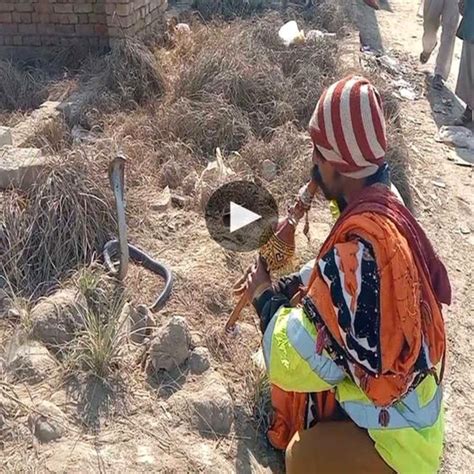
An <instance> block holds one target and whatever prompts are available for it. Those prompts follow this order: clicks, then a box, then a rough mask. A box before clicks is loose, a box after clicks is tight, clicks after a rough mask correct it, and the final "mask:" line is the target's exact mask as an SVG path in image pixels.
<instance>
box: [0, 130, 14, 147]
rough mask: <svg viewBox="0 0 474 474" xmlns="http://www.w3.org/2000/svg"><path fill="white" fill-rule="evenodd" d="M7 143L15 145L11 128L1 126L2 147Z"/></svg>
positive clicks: (0, 141)
mask: <svg viewBox="0 0 474 474" xmlns="http://www.w3.org/2000/svg"><path fill="white" fill-rule="evenodd" d="M5 145H13V138H12V132H11V128H9V127H0V148H2V146H5Z"/></svg>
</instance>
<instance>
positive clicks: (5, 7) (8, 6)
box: [0, 1, 15, 12]
mask: <svg viewBox="0 0 474 474" xmlns="http://www.w3.org/2000/svg"><path fill="white" fill-rule="evenodd" d="M14 9H15V5H14V4H13V3H10V2H4V1H2V2H0V12H12V11H13V10H14Z"/></svg>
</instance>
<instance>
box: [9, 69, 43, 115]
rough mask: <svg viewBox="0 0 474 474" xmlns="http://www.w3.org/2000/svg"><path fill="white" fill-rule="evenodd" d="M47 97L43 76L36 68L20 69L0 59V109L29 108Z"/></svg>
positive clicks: (37, 104) (35, 106) (34, 106)
mask: <svg viewBox="0 0 474 474" xmlns="http://www.w3.org/2000/svg"><path fill="white" fill-rule="evenodd" d="M46 97H47V91H46V89H45V87H44V77H41V74H40V72H39V71H38V70H36V71H33V70H32V71H30V70H28V69H27V68H24V69H21V68H19V67H17V66H16V65H15V64H13V62H11V61H0V111H2V110H3V111H14V110H23V111H25V110H31V109H35V108H37V107H38V106H39V105H40V104H41V103H42V102H43V101H44V100H45V99H46Z"/></svg>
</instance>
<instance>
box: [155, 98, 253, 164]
mask: <svg viewBox="0 0 474 474" xmlns="http://www.w3.org/2000/svg"><path fill="white" fill-rule="evenodd" d="M159 126H160V130H161V134H162V138H163V139H166V140H168V141H180V140H181V141H183V142H185V143H186V144H188V145H189V146H191V147H192V148H193V151H194V153H196V154H198V155H199V154H203V155H205V156H214V155H215V151H216V148H218V147H221V148H222V149H223V151H232V150H239V149H240V148H241V147H242V146H243V144H244V143H245V142H246V141H247V140H248V138H249V137H250V135H251V133H252V131H251V127H250V123H249V120H248V117H246V115H245V114H244V113H243V112H242V111H241V110H240V109H239V108H237V107H235V106H233V105H230V104H229V103H227V102H226V101H225V100H223V99H222V97H220V96H217V95H208V96H206V97H205V98H204V100H202V101H194V100H190V99H186V98H183V99H180V100H178V101H177V102H175V103H174V104H173V105H172V106H171V107H167V108H165V109H163V110H162V116H161V119H160V123H159Z"/></svg>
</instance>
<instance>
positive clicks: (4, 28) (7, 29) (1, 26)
mask: <svg viewBox="0 0 474 474" xmlns="http://www.w3.org/2000/svg"><path fill="white" fill-rule="evenodd" d="M0 31H1V32H2V35H14V34H15V33H18V25H16V24H15V23H0Z"/></svg>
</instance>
